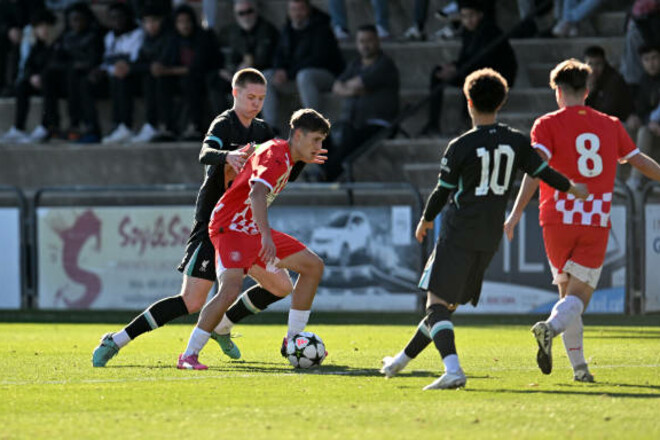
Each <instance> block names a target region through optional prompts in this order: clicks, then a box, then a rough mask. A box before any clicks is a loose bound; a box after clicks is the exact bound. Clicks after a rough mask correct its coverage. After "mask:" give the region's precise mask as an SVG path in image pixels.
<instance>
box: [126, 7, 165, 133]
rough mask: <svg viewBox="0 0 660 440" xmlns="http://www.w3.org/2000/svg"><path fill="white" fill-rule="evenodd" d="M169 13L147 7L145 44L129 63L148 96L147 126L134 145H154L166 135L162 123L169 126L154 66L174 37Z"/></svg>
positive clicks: (143, 43) (143, 15)
mask: <svg viewBox="0 0 660 440" xmlns="http://www.w3.org/2000/svg"><path fill="white" fill-rule="evenodd" d="M165 17H166V11H165V10H164V9H162V8H161V7H160V6H158V5H153V6H152V5H145V6H144V8H143V9H142V29H143V30H144V41H143V42H142V47H140V52H139V53H138V59H137V60H136V61H135V62H133V63H130V64H129V72H130V73H132V74H133V75H135V76H137V77H139V78H140V81H141V82H142V93H143V95H144V109H145V123H144V125H143V126H142V128H141V129H140V131H139V132H138V133H137V134H136V135H135V136H133V138H131V141H130V142H131V143H134V144H137V143H144V142H151V141H153V140H156V139H157V138H159V137H161V136H162V133H161V132H160V128H159V127H160V124H161V123H165V120H166V119H165V111H164V108H165V107H164V103H163V96H161V94H159V93H158V86H157V84H158V82H157V77H155V76H154V75H152V73H151V67H152V66H153V65H154V64H155V63H157V62H159V60H160V59H162V57H163V55H164V53H165V51H166V50H167V45H168V43H169V41H170V38H172V33H171V29H170V26H169V23H168V22H167V20H166V18H165Z"/></svg>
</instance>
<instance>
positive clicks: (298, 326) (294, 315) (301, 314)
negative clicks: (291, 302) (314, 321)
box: [286, 309, 311, 339]
mask: <svg viewBox="0 0 660 440" xmlns="http://www.w3.org/2000/svg"><path fill="white" fill-rule="evenodd" d="M310 313H311V310H294V309H290V310H289V329H288V330H287V332H286V337H287V339H288V338H290V337H292V336H295V335H296V333H300V332H301V331H303V330H305V326H306V325H307V321H309V314H310Z"/></svg>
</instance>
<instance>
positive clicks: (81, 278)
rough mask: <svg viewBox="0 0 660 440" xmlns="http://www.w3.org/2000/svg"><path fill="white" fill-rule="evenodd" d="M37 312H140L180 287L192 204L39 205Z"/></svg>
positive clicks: (191, 216)
mask: <svg viewBox="0 0 660 440" xmlns="http://www.w3.org/2000/svg"><path fill="white" fill-rule="evenodd" d="M37 215H38V231H39V233H38V268H39V269H38V271H39V286H38V288H39V308H41V309H131V310H132V309H142V308H144V307H146V306H148V305H149V304H151V303H152V302H154V301H156V300H158V299H161V298H164V297H166V296H170V295H175V294H177V293H178V292H179V290H180V286H181V274H180V273H179V272H177V271H176V267H177V266H178V265H179V262H180V261H181V258H182V257H183V251H184V248H185V244H186V241H187V239H188V235H189V233H190V222H191V219H192V218H193V208H192V207H189V206H186V207H179V206H161V207H134V206H122V207H95V208H71V207H66V208H60V207H57V208H39V209H38V211H37Z"/></svg>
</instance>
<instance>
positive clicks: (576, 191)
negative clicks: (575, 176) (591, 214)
mask: <svg viewBox="0 0 660 440" xmlns="http://www.w3.org/2000/svg"><path fill="white" fill-rule="evenodd" d="M568 192H569V194H573V195H574V196H575V197H577V198H578V199H582V200H584V199H586V198H587V197H589V189H588V188H587V185H585V184H584V183H573V184H571V188H570V189H569V190H568Z"/></svg>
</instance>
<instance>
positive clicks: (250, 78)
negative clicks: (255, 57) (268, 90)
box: [231, 67, 266, 88]
mask: <svg viewBox="0 0 660 440" xmlns="http://www.w3.org/2000/svg"><path fill="white" fill-rule="evenodd" d="M248 84H260V85H262V86H265V85H266V77H265V76H264V74H263V73H261V72H259V71H258V70H257V69H253V68H252V67H248V68H246V69H241V70H239V71H238V72H236V73H235V74H234V77H233V78H232V79H231V86H232V87H233V88H236V87H245V86H246V85H248Z"/></svg>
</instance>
